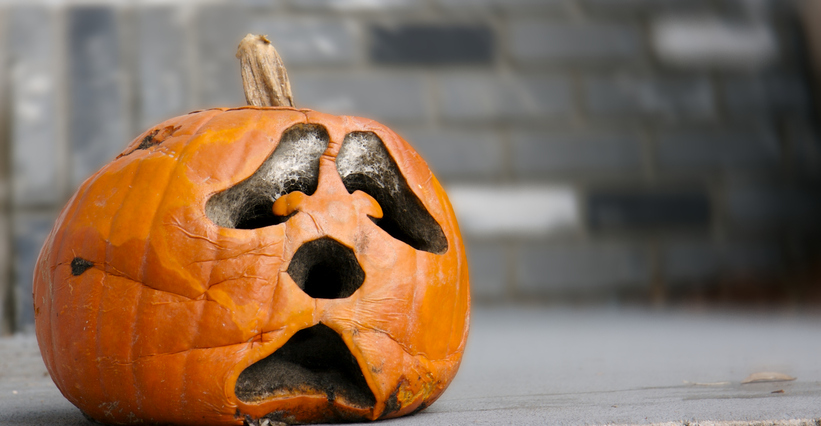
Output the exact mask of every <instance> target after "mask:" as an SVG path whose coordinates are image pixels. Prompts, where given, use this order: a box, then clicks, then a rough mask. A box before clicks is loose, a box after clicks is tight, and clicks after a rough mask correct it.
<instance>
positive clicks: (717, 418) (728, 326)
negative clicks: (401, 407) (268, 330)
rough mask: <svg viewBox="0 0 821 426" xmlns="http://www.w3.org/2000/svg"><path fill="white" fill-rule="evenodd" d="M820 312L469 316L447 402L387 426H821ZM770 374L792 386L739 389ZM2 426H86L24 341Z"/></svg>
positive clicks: (11, 365)
mask: <svg viewBox="0 0 821 426" xmlns="http://www.w3.org/2000/svg"><path fill="white" fill-rule="evenodd" d="M819 361H821V315H818V314H808V313H787V312H779V313H773V312H767V313H757V314H753V313H749V312H747V313H738V312H736V313H727V312H721V313H720V312H716V311H705V312H685V311H675V312H669V311H659V312H655V311H649V310H620V309H602V308H599V309H592V308H591V309H579V310H576V309H569V308H544V307H539V308H536V307H533V308H521V307H517V308H513V307H496V308H476V309H474V315H473V321H472V330H471V335H470V341H469V345H468V349H467V352H466V355H465V358H464V361H463V364H462V368H461V370H460V372H459V375H458V376H457V378H456V380H455V381H454V382H453V384H452V385H451V386H450V388H449V389H448V390H447V392H445V394H444V396H442V398H441V399H440V400H439V401H437V402H436V403H435V404H433V405H432V406H431V407H430V408H428V409H426V410H425V411H423V412H421V413H419V414H417V415H416V416H413V417H408V418H403V419H395V420H388V421H383V422H379V424H384V425H386V426H387V425H396V426H411V425H468V424H470V425H474V424H478V425H484V424H487V425H507V424H513V425H541V424H544V425H596V424H599V425H604V424H654V423H664V424H668V425H671V426H672V425H689V426H694V425H712V424H716V425H725V426H729V425H732V426H740V425H760V426H764V425H802V426H803V425H812V426H821V362H819ZM763 371H775V372H780V373H783V374H788V375H790V376H793V377H796V378H797V379H796V380H794V381H781V382H769V383H752V384H741V381H742V380H744V379H745V378H746V377H747V376H748V375H750V374H752V373H756V372H763ZM0 425H3V426H6V425H9V426H12V425H14V426H16V425H27V426H28V425H32V426H34V425H44V426H45V425H47V426H75V425H76V426H80V425H82V426H89V425H90V423H88V422H87V421H86V420H85V419H84V418H83V417H82V416H81V415H80V413H79V411H78V410H77V409H76V408H74V407H73V406H72V405H71V404H70V403H68V402H67V401H66V400H65V399H64V398H63V397H62V396H61V395H60V393H59V391H58V390H57V389H56V388H55V387H54V385H53V384H52V382H51V380H50V378H49V377H48V375H47V373H46V370H45V367H44V366H43V363H42V361H41V360H40V357H39V353H38V350H37V344H36V342H35V340H34V338H33V336H30V335H19V336H14V337H11V338H4V339H0Z"/></svg>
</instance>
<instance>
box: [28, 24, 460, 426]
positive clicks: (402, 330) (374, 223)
mask: <svg viewBox="0 0 821 426" xmlns="http://www.w3.org/2000/svg"><path fill="white" fill-rule="evenodd" d="M249 37H251V36H250V35H249ZM246 42H247V43H246ZM243 43H245V44H248V43H251V44H252V50H254V51H255V52H257V53H259V52H263V53H264V54H266V55H270V51H273V47H270V45H269V44H268V42H267V40H266V39H264V38H263V37H254V38H253V39H251V40H249V39H248V38H246V39H245V40H243ZM246 47H247V46H246ZM274 55H275V53H274ZM263 56H264V55H263ZM245 59H247V56H246V57H245ZM265 60H266V61H268V62H267V63H269V64H270V63H275V64H277V63H279V62H278V59H276V58H275V59H273V60H272V59H270V57H268V59H265ZM271 61H273V62H271ZM244 64H245V62H244ZM256 68H259V67H256ZM255 70H256V71H259V69H255ZM277 72H278V73H282V72H284V68H282V70H281V71H277ZM268 74H269V75H268V76H267V77H266V78H270V74H271V73H270V72H268ZM244 75H245V74H244ZM276 79H279V81H280V84H279V85H278V86H277V87H278V88H285V89H288V85H287V80H285V82H284V83H282V81H281V77H276ZM263 91H265V90H263ZM275 92H276V90H274V91H271V90H268V91H267V93H268V94H269V95H271V94H273V95H271V96H274V97H275V96H276V93H275ZM248 93H249V90H248V89H247V88H246V95H247V96H248V97H249V102H251V103H252V105H250V106H245V107H239V108H217V109H210V110H206V111H199V112H194V113H191V114H188V115H185V116H182V117H177V118H172V119H170V120H168V121H165V122H163V123H161V124H159V125H157V126H155V127H153V128H152V129H150V130H148V131H146V132H145V133H143V134H142V135H140V136H139V137H137V138H136V139H135V140H134V141H133V142H131V143H130V144H129V145H128V146H127V147H126V148H125V150H124V151H123V153H122V154H120V155H119V156H118V157H117V158H116V159H115V160H113V161H112V162H111V163H110V164H108V165H106V166H104V167H103V168H102V169H101V170H100V171H99V172H97V173H96V174H94V175H93V176H91V177H90V178H89V179H88V180H87V181H85V183H83V184H82V186H81V187H80V188H79V189H78V191H77V193H76V194H74V196H73V197H72V198H71V199H70V200H69V202H68V204H67V205H66V206H65V208H64V209H63V210H62V212H61V213H60V215H59V217H58V219H57V221H56V223H55V225H54V228H53V230H52V231H51V233H50V235H49V236H48V238H47V240H46V242H45V244H44V246H43V249H42V251H41V253H40V256H39V259H38V261H37V266H36V270H35V277H34V309H35V325H36V333H37V339H38V342H39V345H40V349H41V353H42V356H43V359H44V361H45V364H46V366H47V368H48V371H49V373H50V374H51V377H52V378H53V380H54V382H55V383H56V385H57V387H58V388H59V389H60V391H61V392H62V393H63V395H65V397H66V398H67V399H68V400H69V401H71V402H72V403H73V404H74V405H76V406H77V407H79V409H80V410H82V412H83V413H84V414H85V415H86V416H88V417H90V418H92V419H94V420H96V421H99V422H102V423H105V424H136V423H160V424H198V425H202V424H243V423H245V424H254V425H256V424H262V423H267V422H263V420H268V421H280V422H285V423H318V422H342V421H344V422H348V421H359V420H375V419H382V418H391V417H398V416H402V415H406V414H411V413H414V412H417V411H419V410H421V409H423V408H425V407H427V406H428V405H430V404H431V403H432V402H433V401H435V400H436V399H437V398H438V397H439V396H440V395H441V394H442V392H443V391H444V390H445V388H446V387H447V385H448V384H449V383H450V382H451V380H452V379H453V377H454V375H455V374H456V371H457V369H458V366H459V363H460V360H461V357H462V353H463V351H464V348H465V341H466V337H467V332H468V323H469V311H470V308H469V289H468V287H469V284H468V275H467V264H466V260H465V253H464V248H463V245H462V240H461V236H460V234H459V229H458V226H457V223H456V219H455V217H454V214H453V211H452V208H451V206H450V204H449V202H448V199H447V196H446V194H445V192H444V190H443V189H442V187H441V186H440V184H439V182H438V181H437V180H436V178H435V177H434V176H433V174H432V173H431V171H430V169H429V168H428V166H427V165H426V164H425V162H424V161H423V160H422V159H421V158H420V157H419V155H418V154H417V153H416V152H415V151H414V150H413V149H412V148H411V147H410V145H408V143H407V142H405V141H404V140H403V139H402V138H401V137H399V136H398V135H397V134H396V133H394V132H393V131H391V130H390V129H389V128H387V127H386V126H384V125H381V124H379V123H377V122H375V121H372V120H368V119H364V118H356V117H345V116H334V115H329V114H324V113H320V112H316V111H311V110H307V109H297V108H294V107H292V106H264V105H255V103H264V101H259V100H257V101H253V99H251V98H254V96H255V95H253V94H251V95H249V94H248ZM286 97H287V98H289V97H290V95H289V94H288V95H287V96H286Z"/></svg>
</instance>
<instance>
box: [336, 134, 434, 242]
mask: <svg viewBox="0 0 821 426" xmlns="http://www.w3.org/2000/svg"><path fill="white" fill-rule="evenodd" d="M336 170H337V171H338V172H339V176H340V177H342V183H343V184H345V188H346V189H347V190H348V192H349V193H353V192H354V191H357V190H359V191H363V192H365V193H367V194H368V195H370V196H371V197H373V198H374V199H376V201H377V202H378V203H379V205H380V206H381V207H382V212H383V217H382V218H381V219H378V220H374V221H375V222H376V224H377V225H378V226H379V227H380V228H382V229H383V230H384V231H385V232H387V233H388V234H390V235H391V236H392V237H393V238H396V239H397V240H400V241H402V242H404V243H406V244H408V245H409V246H411V247H413V248H415V249H417V250H423V251H427V252H430V253H436V254H442V253H445V252H446V251H447V250H448V240H447V237H445V233H444V232H442V227H441V226H440V225H439V224H438V223H437V222H436V220H435V219H434V218H433V216H431V215H430V213H429V212H428V211H427V209H426V208H425V206H424V205H423V204H422V202H421V201H419V198H417V197H416V195H415V194H414V193H413V191H411V189H410V187H409V186H408V183H407V181H406V180H405V177H404V176H402V173H401V171H400V170H399V167H397V166H396V162H395V161H394V159H393V158H392V157H391V156H390V154H388V150H387V149H386V148H385V145H384V143H383V142H382V139H380V138H379V136H377V135H376V134H375V133H372V132H352V133H349V134H348V135H347V136H345V140H344V141H343V142H342V147H341V148H340V150H339V155H338V156H337V157H336Z"/></svg>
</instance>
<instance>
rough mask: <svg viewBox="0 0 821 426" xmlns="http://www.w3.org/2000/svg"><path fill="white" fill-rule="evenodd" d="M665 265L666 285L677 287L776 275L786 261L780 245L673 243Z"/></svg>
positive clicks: (665, 255)
mask: <svg viewBox="0 0 821 426" xmlns="http://www.w3.org/2000/svg"><path fill="white" fill-rule="evenodd" d="M662 262H663V271H664V278H665V281H666V282H667V283H668V284H669V285H672V286H674V287H675V286H679V285H682V284H688V283H693V282H708V281H714V280H717V279H720V278H721V277H722V276H727V275H732V274H739V273H746V274H773V273H776V272H778V270H779V268H781V267H782V266H783V257H782V253H781V250H780V249H779V248H778V246H777V245H774V244H771V243H766V242H761V241H757V242H746V243H743V242H733V243H729V244H721V243H713V242H708V241H674V242H671V243H668V244H667V245H666V246H665V247H664V249H663V253H662Z"/></svg>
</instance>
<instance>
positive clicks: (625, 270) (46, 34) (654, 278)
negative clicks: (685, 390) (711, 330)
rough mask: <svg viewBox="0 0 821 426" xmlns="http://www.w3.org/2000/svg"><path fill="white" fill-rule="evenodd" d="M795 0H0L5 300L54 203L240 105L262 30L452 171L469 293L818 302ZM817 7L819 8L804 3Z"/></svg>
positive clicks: (305, 70) (449, 181)
mask: <svg viewBox="0 0 821 426" xmlns="http://www.w3.org/2000/svg"><path fill="white" fill-rule="evenodd" d="M799 16H800V13H799V12H797V10H796V8H795V6H794V4H793V3H792V2H790V1H788V0H245V1H231V2H228V1H225V2H218V1H209V2H204V1H202V2H197V1H193V0H188V1H185V0H176V1H174V0H168V1H153V2H127V1H124V0H122V1H115V0H111V1H83V2H71V1H66V0H62V1H61V0H51V1H46V0H42V1H17V2H15V1H9V0H5V1H4V0H0V32H2V36H0V58H1V59H2V66H0V99H2V102H0V126H2V127H0V155H2V162H0V307H2V319H3V321H2V324H3V330H5V331H8V330H11V329H12V328H13V329H16V330H28V329H30V328H31V324H32V322H33V313H32V310H31V271H32V268H33V265H34V262H35V259H36V256H37V253H38V251H39V247H40V244H41V243H42V241H43V239H44V238H45V236H46V234H47V233H48V232H49V230H50V227H51V224H52V223H53V220H54V218H55V216H56V213H57V212H58V210H59V209H60V207H61V206H62V205H63V204H64V203H65V201H66V200H67V198H68V197H69V196H70V195H71V194H72V193H73V191H74V189H75V188H76V187H77V186H78V185H79V184H80V183H81V182H82V181H83V180H84V179H85V178H86V177H87V176H88V175H89V174H90V173H92V172H93V171H95V170H96V169H97V168H99V167H100V165H101V164H103V163H105V162H107V161H109V160H110V159H112V158H113V157H114V156H115V155H116V154H117V153H118V152H119V151H120V150H121V148H122V147H123V146H124V145H125V143H126V142H128V141H129V140H130V139H132V138H133V137H135V136H136V135H137V134H138V133H139V132H141V131H142V130H143V129H145V128H146V127H148V126H149V125H151V124H152V123H156V122H158V121H160V120H162V119H164V118H167V117H169V116H173V115H177V114H183V113H186V112H188V111H191V110H195V109H202V108H208V107H212V106H231V105H241V104H243V103H244V99H243V95H242V89H241V84H240V80H239V73H238V64H237V62H236V59H235V58H234V53H235V49H236V45H237V43H238V41H239V40H240V38H241V37H242V36H244V35H245V34H246V33H262V34H267V35H268V36H269V37H270V39H271V40H272V41H273V42H274V43H275V45H276V46H277V48H278V50H279V51H280V53H281V55H282V57H283V58H284V60H285V62H286V64H287V66H288V69H289V72H290V74H291V78H292V83H293V91H294V95H295V98H296V101H297V104H298V106H301V107H310V108H314V109H318V110H323V111H325V112H332V113H339V114H350V115H362V116H368V117H372V118H375V119H377V120H379V121H382V122H384V123H386V124H389V125H390V126H392V127H393V128H394V129H395V130H397V131H398V132H399V133H400V134H402V135H404V136H405V137H406V139H408V140H410V141H411V142H412V143H413V144H414V145H415V146H416V147H417V148H418V150H419V151H420V152H421V153H422V154H423V156H425V157H426V158H427V160H428V162H429V163H430V165H431V167H432V168H433V169H434V172H435V173H436V174H437V176H438V177H439V178H440V180H441V181H443V183H445V184H446V186H447V187H448V188H449V194H450V195H451V198H452V201H453V203H454V205H455V208H456V209H457V213H458V214H459V216H460V223H461V225H462V228H463V232H464V234H465V237H466V240H467V242H468V247H467V248H468V253H469V257H470V262H471V281H472V285H473V295H474V300H477V301H480V302H500V301H509V302H530V301H542V302H544V301H547V302H552V301H558V302H568V301H571V302H575V301H597V302H602V301H603V302H607V303H610V302H615V303H623V302H628V301H637V302H655V303H662V304H664V303H678V302H681V301H684V302H687V301H694V300H708V301H740V302H745V301H746V302H761V301H778V302H787V303H795V302H802V301H807V300H813V298H815V299H814V300H816V301H817V300H819V299H820V298H821V297H819V290H818V288H819V284H818V283H817V281H813V279H812V276H811V274H810V272H811V270H812V268H813V267H814V266H815V265H817V264H818V262H817V258H816V257H815V256H816V253H817V248H818V244H817V243H816V242H815V240H816V239H817V236H818V233H819V230H820V229H819V221H818V220H817V218H818V217H819V214H821V198H820V197H819V186H818V183H819V178H820V177H821V176H819V175H821V167H819V166H820V165H821V164H819V161H821V152H820V151H819V148H821V145H819V139H818V136H817V128H816V122H817V120H816V119H815V117H816V115H815V107H816V105H815V103H814V102H815V99H814V98H813V96H812V95H811V93H812V89H811V84H810V79H809V78H808V77H807V76H808V75H810V72H809V68H808V64H809V61H808V60H807V57H808V56H807V54H806V51H807V49H806V48H805V45H804V37H803V32H802V29H801V28H802V27H801V25H800V20H799ZM818 25H821V23H818Z"/></svg>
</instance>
